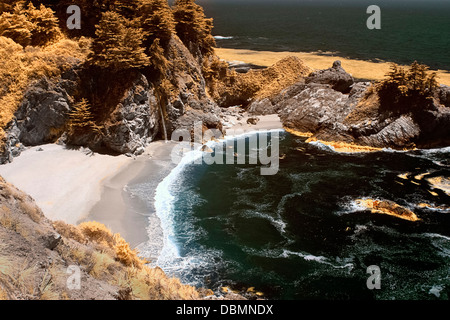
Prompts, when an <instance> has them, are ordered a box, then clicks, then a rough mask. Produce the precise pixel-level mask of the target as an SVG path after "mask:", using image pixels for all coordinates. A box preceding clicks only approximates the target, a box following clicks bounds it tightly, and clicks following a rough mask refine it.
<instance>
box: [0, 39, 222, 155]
mask: <svg viewBox="0 0 450 320" xmlns="http://www.w3.org/2000/svg"><path fill="white" fill-rule="evenodd" d="M166 55H167V59H168V61H169V62H170V64H171V68H169V70H168V72H167V75H166V77H165V79H163V81H161V79H149V77H148V76H146V75H144V74H143V73H141V72H140V71H133V72H130V73H128V74H127V75H126V81H121V80H120V79H114V75H113V76H112V77H111V75H110V76H109V77H106V78H105V79H101V81H104V82H110V83H111V88H113V89H110V88H108V89H106V90H104V91H105V92H106V94H105V93H102V95H104V96H105V100H107V99H109V97H110V95H108V90H111V91H115V92H114V93H113V95H114V96H115V99H111V101H108V105H107V109H106V110H107V111H106V112H103V115H102V116H101V119H100V120H99V121H97V124H98V125H99V126H100V130H97V131H92V130H91V131H83V132H76V133H75V134H69V126H68V122H69V120H70V114H71V112H72V111H73V108H74V105H75V101H74V100H75V98H74V97H76V96H80V95H83V91H88V93H87V94H88V95H92V94H95V88H94V89H92V85H91V84H90V82H91V81H93V80H92V79H93V78H92V77H91V76H89V75H86V73H87V72H86V70H83V69H82V68H83V65H82V62H80V63H79V64H77V65H74V66H73V68H72V69H71V70H70V71H69V72H65V73H64V74H62V76H61V77H59V78H57V79H52V80H49V79H47V78H42V79H41V80H39V81H37V82H36V83H34V84H32V85H30V86H29V87H28V88H27V90H26V91H25V94H24V96H23V98H22V100H21V102H20V104H19V107H18V109H17V111H16V112H15V114H14V117H13V119H12V121H11V122H10V123H9V125H8V127H7V128H6V138H5V143H4V150H3V153H2V155H1V157H0V158H1V163H7V162H11V161H12V160H13V157H16V156H19V155H20V152H21V151H22V150H23V149H24V147H26V146H35V145H40V144H45V143H52V142H59V143H65V144H68V145H74V146H87V147H90V148H92V149H93V150H102V151H106V152H111V153H118V154H135V155H138V154H141V153H142V152H143V150H144V148H145V146H146V145H148V143H150V142H152V141H154V140H155V139H156V138H158V137H159V138H162V139H164V138H167V139H170V136H171V133H172V132H173V131H174V130H176V129H179V128H183V129H189V130H190V129H191V128H192V127H193V124H194V123H195V122H197V121H202V122H203V123H205V124H206V126H207V127H209V128H221V123H220V119H219V117H218V114H219V113H220V110H219V109H218V106H217V104H216V103H215V102H214V101H213V100H212V99H211V98H210V97H209V96H208V94H207V93H206V88H205V86H206V83H205V79H204V77H203V73H202V67H201V65H200V63H199V62H198V60H199V59H198V58H195V57H194V56H193V55H192V54H191V53H190V52H189V50H188V49H187V48H186V47H185V46H184V44H183V43H182V42H181V40H180V39H179V38H178V37H177V36H176V35H173V36H172V37H171V38H170V41H169V42H168V44H167V48H166ZM200 60H201V59H200ZM96 81H98V80H96ZM152 81H153V82H152ZM86 83H87V84H86ZM86 87H88V89H86ZM162 88H164V89H162ZM92 91H93V92H92ZM84 94H86V93H84Z"/></svg>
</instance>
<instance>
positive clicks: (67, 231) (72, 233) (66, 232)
mask: <svg viewBox="0 0 450 320" xmlns="http://www.w3.org/2000/svg"><path fill="white" fill-rule="evenodd" d="M53 227H54V228H55V229H56V231H57V232H58V233H59V234H60V235H62V236H64V237H66V238H69V239H73V240H75V241H76V242H79V243H82V244H85V243H87V239H86V237H85V236H84V235H83V233H82V232H81V231H80V229H79V228H77V227H75V226H73V225H71V224H67V223H65V222H63V221H55V222H53Z"/></svg>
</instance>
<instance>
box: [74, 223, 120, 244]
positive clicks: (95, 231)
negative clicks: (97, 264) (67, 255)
mask: <svg viewBox="0 0 450 320" xmlns="http://www.w3.org/2000/svg"><path fill="white" fill-rule="evenodd" d="M78 228H79V229H80V231H81V233H82V234H83V235H84V236H85V237H86V238H88V239H89V240H90V241H94V242H97V243H99V244H102V245H105V246H106V247H110V248H113V247H114V235H113V234H112V232H111V230H109V229H108V228H107V227H106V226H105V225H104V224H101V223H99V222H96V221H90V222H83V223H81V224H80V225H79V226H78Z"/></svg>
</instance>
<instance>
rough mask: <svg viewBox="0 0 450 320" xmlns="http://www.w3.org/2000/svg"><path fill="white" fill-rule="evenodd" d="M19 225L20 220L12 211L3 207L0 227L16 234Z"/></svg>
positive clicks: (0, 214) (0, 215)
mask: <svg viewBox="0 0 450 320" xmlns="http://www.w3.org/2000/svg"><path fill="white" fill-rule="evenodd" d="M18 224H19V220H18V219H17V218H16V217H14V216H13V215H12V214H11V209H10V208H8V207H7V206H6V205H2V207H1V209H0V225H2V226H3V227H4V228H6V229H8V230H11V231H14V232H16V231H17V226H18Z"/></svg>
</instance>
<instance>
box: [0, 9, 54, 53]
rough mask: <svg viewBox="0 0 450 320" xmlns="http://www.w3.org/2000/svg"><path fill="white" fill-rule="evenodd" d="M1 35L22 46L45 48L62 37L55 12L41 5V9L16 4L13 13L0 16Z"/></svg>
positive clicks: (4, 13)
mask: <svg viewBox="0 0 450 320" xmlns="http://www.w3.org/2000/svg"><path fill="white" fill-rule="evenodd" d="M0 35H2V36H4V37H9V38H11V39H13V40H14V41H15V42H17V43H19V44H20V45H22V46H27V45H33V46H45V45H47V44H48V43H50V42H54V41H55V40H58V39H59V38H60V37H61V30H60V29H59V26H58V18H56V16H55V14H54V11H53V10H51V9H50V8H47V7H45V6H44V5H43V4H41V5H40V7H39V9H37V8H36V7H34V6H33V4H32V3H29V4H28V6H26V7H25V6H24V5H23V4H16V6H15V7H14V9H13V10H12V11H11V12H3V13H2V15H1V16H0Z"/></svg>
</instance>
